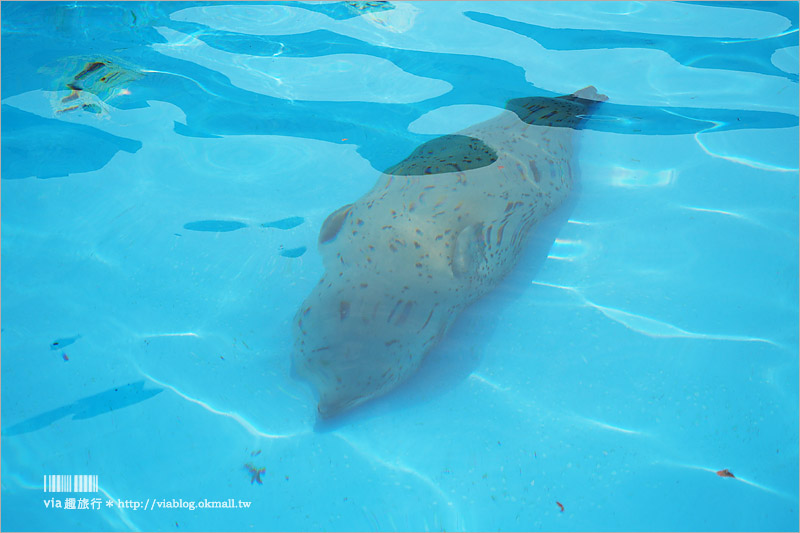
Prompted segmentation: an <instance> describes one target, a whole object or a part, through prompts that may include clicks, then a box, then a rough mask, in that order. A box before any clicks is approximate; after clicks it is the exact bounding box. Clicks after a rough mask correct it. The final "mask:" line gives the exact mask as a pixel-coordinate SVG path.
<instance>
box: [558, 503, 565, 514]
mask: <svg viewBox="0 0 800 533" xmlns="http://www.w3.org/2000/svg"><path fill="white" fill-rule="evenodd" d="M556 505H558V506H559V508H561V512H562V513H563V512H564V506H563V505H562V504H561V502H556Z"/></svg>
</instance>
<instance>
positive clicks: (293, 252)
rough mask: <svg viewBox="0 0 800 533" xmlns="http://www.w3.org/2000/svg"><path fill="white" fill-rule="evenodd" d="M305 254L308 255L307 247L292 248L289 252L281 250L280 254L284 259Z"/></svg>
mask: <svg viewBox="0 0 800 533" xmlns="http://www.w3.org/2000/svg"><path fill="white" fill-rule="evenodd" d="M304 253H306V247H305V246H301V247H299V248H290V249H288V250H281V251H280V254H281V255H282V256H283V257H300V256H301V255H303V254H304Z"/></svg>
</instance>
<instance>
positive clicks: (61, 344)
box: [50, 335, 81, 350]
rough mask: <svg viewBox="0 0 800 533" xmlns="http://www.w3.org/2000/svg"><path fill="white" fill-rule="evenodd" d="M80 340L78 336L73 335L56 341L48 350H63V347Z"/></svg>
mask: <svg viewBox="0 0 800 533" xmlns="http://www.w3.org/2000/svg"><path fill="white" fill-rule="evenodd" d="M80 338H81V336H80V335H75V336H74V337H66V338H63V339H56V340H54V341H53V342H52V343H51V344H50V349H51V350H60V349H62V348H64V347H65V346H69V345H70V344H72V343H73V342H75V341H76V340H78V339H80Z"/></svg>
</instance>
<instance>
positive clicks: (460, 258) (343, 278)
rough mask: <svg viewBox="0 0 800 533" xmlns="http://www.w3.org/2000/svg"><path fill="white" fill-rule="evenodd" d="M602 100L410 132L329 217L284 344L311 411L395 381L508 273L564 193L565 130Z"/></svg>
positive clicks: (589, 93) (591, 92)
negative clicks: (397, 159)
mask: <svg viewBox="0 0 800 533" xmlns="http://www.w3.org/2000/svg"><path fill="white" fill-rule="evenodd" d="M603 100H605V97H604V96H602V95H598V94H597V91H596V90H595V89H594V87H587V88H585V89H582V90H580V91H578V92H576V93H575V94H572V95H569V96H562V97H559V98H518V99H515V100H510V101H509V102H508V104H507V105H506V109H507V110H506V111H504V112H503V113H502V114H501V115H500V116H498V117H496V118H494V119H491V120H489V121H486V122H484V123H481V124H478V125H476V126H472V127H470V128H467V129H465V130H464V131H461V132H459V133H458V134H455V135H446V136H444V137H440V138H438V139H434V140H432V141H429V142H427V143H425V144H423V145H422V146H420V147H419V148H418V149H417V150H415V151H414V152H413V153H412V154H411V155H410V156H409V157H408V158H407V159H406V160H404V161H403V162H401V163H399V164H397V165H395V166H393V167H391V168H390V169H388V170H387V171H386V173H385V174H383V175H381V177H380V178H379V180H378V183H377V185H375V187H374V188H373V189H372V190H371V191H370V192H368V193H367V194H366V195H364V196H363V197H362V198H360V199H358V200H357V201H355V202H354V203H352V204H348V205H345V206H343V207H341V208H340V209H338V210H336V211H334V212H333V213H331V215H330V216H328V218H327V219H326V220H325V222H324V223H323V225H322V229H321V231H320V234H319V251H320V254H321V255H322V257H323V261H324V264H325V275H324V276H323V278H322V280H321V281H320V282H319V284H318V285H317V286H316V287H315V288H314V290H313V291H312V293H311V294H310V295H309V296H308V298H307V299H306V301H305V302H304V303H303V305H302V307H301V308H300V310H299V311H298V312H297V316H296V317H295V325H296V328H297V329H296V340H295V352H294V355H293V369H294V371H295V372H296V374H297V375H298V376H299V377H301V378H303V379H305V380H307V381H309V382H310V383H311V384H312V385H314V387H315V388H316V390H317V392H318V394H319V405H318V410H319V413H320V416H322V417H327V416H332V415H335V414H336V413H339V412H341V411H343V410H345V409H347V408H350V407H353V406H355V405H357V404H359V403H362V402H364V401H365V400H368V399H369V398H372V397H375V396H378V395H381V394H383V393H385V392H387V391H388V390H390V389H392V388H393V387H394V386H395V385H396V384H397V383H399V382H401V381H403V380H405V379H406V378H407V377H408V376H410V375H411V374H412V373H413V372H414V371H415V370H416V369H417V368H418V367H419V365H420V363H421V362H422V358H423V357H424V355H425V354H426V353H427V352H428V351H429V350H430V349H431V348H432V347H433V346H434V345H435V344H436V343H437V342H438V340H439V339H440V338H441V337H442V335H444V333H445V331H447V328H448V327H449V326H450V324H452V322H453V321H454V319H455V318H456V316H457V315H458V313H459V312H461V311H462V310H463V309H464V308H465V307H466V306H467V305H468V304H470V303H471V302H473V301H474V300H476V299H477V298H479V297H480V296H482V295H483V294H485V293H486V292H488V291H489V290H491V289H492V288H493V287H494V286H495V285H496V284H497V283H498V282H499V281H500V279H502V278H503V276H505V275H506V274H507V273H508V272H509V270H510V269H511V268H512V267H513V266H514V264H515V263H516V261H517V257H518V255H519V252H520V250H521V248H522V246H523V245H524V243H525V241H526V237H527V235H528V232H529V231H530V229H531V228H533V227H534V226H535V225H536V223H537V222H538V221H539V220H540V219H541V218H542V217H544V216H545V215H547V214H548V213H549V212H551V211H552V210H553V209H555V208H556V207H557V206H558V205H559V204H561V202H562V201H563V200H564V198H566V196H567V194H568V193H569V191H570V188H571V186H572V174H571V169H570V155H571V152H572V149H571V146H572V134H573V129H574V128H575V127H576V126H577V125H578V124H579V122H580V121H581V119H582V118H583V117H584V116H585V115H587V114H588V113H589V112H590V111H591V107H592V106H593V104H595V103H596V102H597V101H603Z"/></svg>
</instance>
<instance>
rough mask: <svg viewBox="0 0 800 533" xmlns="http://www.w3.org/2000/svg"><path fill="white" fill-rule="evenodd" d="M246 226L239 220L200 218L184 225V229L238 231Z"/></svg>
mask: <svg viewBox="0 0 800 533" xmlns="http://www.w3.org/2000/svg"><path fill="white" fill-rule="evenodd" d="M246 227H247V224H245V223H244V222H239V221H238V220H198V221H197V222H189V223H186V224H184V225H183V229H188V230H191V231H214V232H222V231H236V230H237V229H242V228H246Z"/></svg>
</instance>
